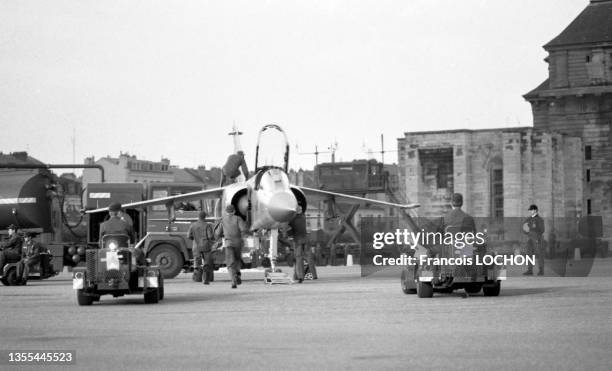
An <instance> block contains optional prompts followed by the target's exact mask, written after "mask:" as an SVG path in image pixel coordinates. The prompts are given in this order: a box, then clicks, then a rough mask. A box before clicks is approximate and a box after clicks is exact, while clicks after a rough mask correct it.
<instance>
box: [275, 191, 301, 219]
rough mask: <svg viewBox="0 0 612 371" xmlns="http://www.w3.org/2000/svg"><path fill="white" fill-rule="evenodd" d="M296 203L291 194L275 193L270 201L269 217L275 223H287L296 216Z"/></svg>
mask: <svg viewBox="0 0 612 371" xmlns="http://www.w3.org/2000/svg"><path fill="white" fill-rule="evenodd" d="M296 208H297V201H296V200H295V197H294V196H293V195H292V194H288V193H277V194H275V195H274V196H272V198H271V199H270V204H269V205H268V210H269V211H270V216H272V218H273V219H274V220H276V221H277V222H280V223H283V222H288V221H290V220H291V219H293V218H294V217H295V214H297V212H296V210H295V209H296Z"/></svg>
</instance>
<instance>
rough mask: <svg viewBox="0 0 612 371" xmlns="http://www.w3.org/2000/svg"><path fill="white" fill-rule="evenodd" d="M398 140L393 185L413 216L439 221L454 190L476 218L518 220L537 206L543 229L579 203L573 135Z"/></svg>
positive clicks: (434, 135)
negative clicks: (415, 205)
mask: <svg viewBox="0 0 612 371" xmlns="http://www.w3.org/2000/svg"><path fill="white" fill-rule="evenodd" d="M398 143H399V156H400V158H399V167H400V182H401V184H403V185H404V186H405V189H406V196H407V197H408V199H409V200H410V201H412V202H419V203H420V204H421V208H420V209H419V216H423V217H429V218H434V217H439V216H441V215H442V214H443V213H445V212H446V211H447V210H448V208H449V203H450V197H451V195H452V193H454V192H459V193H462V194H463V195H464V210H465V211H467V212H468V213H470V214H471V215H473V216H475V217H480V218H490V219H499V220H501V219H502V218H506V219H507V218H516V219H519V220H520V218H522V217H524V216H525V214H526V210H527V207H528V205H530V204H532V203H535V204H538V206H539V207H540V209H541V210H542V216H544V218H545V219H546V220H547V223H548V224H549V225H548V227H549V228H548V230H549V231H551V230H553V225H554V219H555V218H566V217H573V216H574V215H575V213H576V210H578V209H580V207H581V205H582V193H583V190H582V184H583V183H582V179H581V174H582V141H581V139H580V138H578V137H572V136H569V135H565V134H562V133H556V132H548V131H538V130H535V129H533V128H530V127H519V128H509V129H486V130H448V131H431V132H410V133H405V136H404V138H400V139H399V140H398Z"/></svg>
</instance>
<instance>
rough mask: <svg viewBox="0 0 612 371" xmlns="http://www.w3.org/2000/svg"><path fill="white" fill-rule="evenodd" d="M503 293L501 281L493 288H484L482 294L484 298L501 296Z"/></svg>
mask: <svg viewBox="0 0 612 371" xmlns="http://www.w3.org/2000/svg"><path fill="white" fill-rule="evenodd" d="M500 291H501V281H496V282H495V285H493V286H489V287H487V286H483V287H482V292H483V293H484V296H499V292H500Z"/></svg>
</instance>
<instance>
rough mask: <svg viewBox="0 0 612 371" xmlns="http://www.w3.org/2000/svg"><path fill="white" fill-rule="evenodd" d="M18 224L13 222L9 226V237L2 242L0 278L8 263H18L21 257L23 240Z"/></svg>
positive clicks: (0, 246) (0, 245)
mask: <svg viewBox="0 0 612 371" xmlns="http://www.w3.org/2000/svg"><path fill="white" fill-rule="evenodd" d="M17 230H18V228H17V226H15V225H14V224H11V225H9V226H8V235H9V239H8V240H7V241H3V242H2V243H0V250H1V251H0V278H2V273H3V270H4V265H5V264H6V263H16V262H18V261H19V260H20V259H21V247H22V245H23V240H22V239H21V236H19V234H17Z"/></svg>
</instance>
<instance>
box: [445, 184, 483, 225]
mask: <svg viewBox="0 0 612 371" xmlns="http://www.w3.org/2000/svg"><path fill="white" fill-rule="evenodd" d="M462 206H463V195H462V194H461V193H454V194H453V196H452V197H451V207H452V209H451V210H450V211H449V212H448V213H446V215H444V217H443V218H442V223H443V226H444V230H443V232H451V233H460V232H463V233H476V223H475V222H474V218H473V217H472V216H471V215H469V214H468V213H466V212H464V211H463V210H461V207H462Z"/></svg>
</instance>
